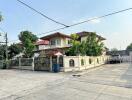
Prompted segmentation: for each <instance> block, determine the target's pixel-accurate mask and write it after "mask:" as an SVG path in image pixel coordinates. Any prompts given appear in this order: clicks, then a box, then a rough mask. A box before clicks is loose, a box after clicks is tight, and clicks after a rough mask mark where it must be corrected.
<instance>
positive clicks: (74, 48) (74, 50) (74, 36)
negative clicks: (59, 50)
mask: <svg viewBox="0 0 132 100" xmlns="http://www.w3.org/2000/svg"><path fill="white" fill-rule="evenodd" d="M71 38H72V40H71V41H70V42H71V45H72V47H71V48H69V50H68V51H67V53H66V54H67V55H70V56H76V55H78V54H79V48H80V42H79V41H78V38H79V36H78V35H77V34H71Z"/></svg>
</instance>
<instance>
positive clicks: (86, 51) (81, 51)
mask: <svg viewBox="0 0 132 100" xmlns="http://www.w3.org/2000/svg"><path fill="white" fill-rule="evenodd" d="M71 37H72V39H73V40H71V45H72V47H71V48H70V49H69V50H68V55H70V56H76V55H82V56H84V55H87V56H100V55H102V51H103V49H104V44H103V43H102V42H101V40H100V39H99V38H97V35H96V33H91V34H90V35H88V37H87V40H86V41H82V42H80V41H78V39H79V36H78V35H77V34H72V35H71Z"/></svg>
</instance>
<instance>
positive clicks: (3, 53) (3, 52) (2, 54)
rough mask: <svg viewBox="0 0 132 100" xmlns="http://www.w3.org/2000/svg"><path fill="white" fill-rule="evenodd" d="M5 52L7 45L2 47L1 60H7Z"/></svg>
mask: <svg viewBox="0 0 132 100" xmlns="http://www.w3.org/2000/svg"><path fill="white" fill-rule="evenodd" d="M5 52H6V51H5V45H0V60H1V59H5V58H6V55H5Z"/></svg>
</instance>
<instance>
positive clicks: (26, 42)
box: [19, 31, 38, 57]
mask: <svg viewBox="0 0 132 100" xmlns="http://www.w3.org/2000/svg"><path fill="white" fill-rule="evenodd" d="M19 40H20V41H21V42H22V44H23V47H24V54H25V57H32V56H33V50H34V48H35V45H34V43H35V42H36V41H37V40H38V38H37V36H36V35H34V34H32V32H29V31H22V32H21V33H20V35H19Z"/></svg>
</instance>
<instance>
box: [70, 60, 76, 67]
mask: <svg viewBox="0 0 132 100" xmlns="http://www.w3.org/2000/svg"><path fill="white" fill-rule="evenodd" d="M69 66H70V67H74V66H75V63H74V60H73V59H70V61H69Z"/></svg>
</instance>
